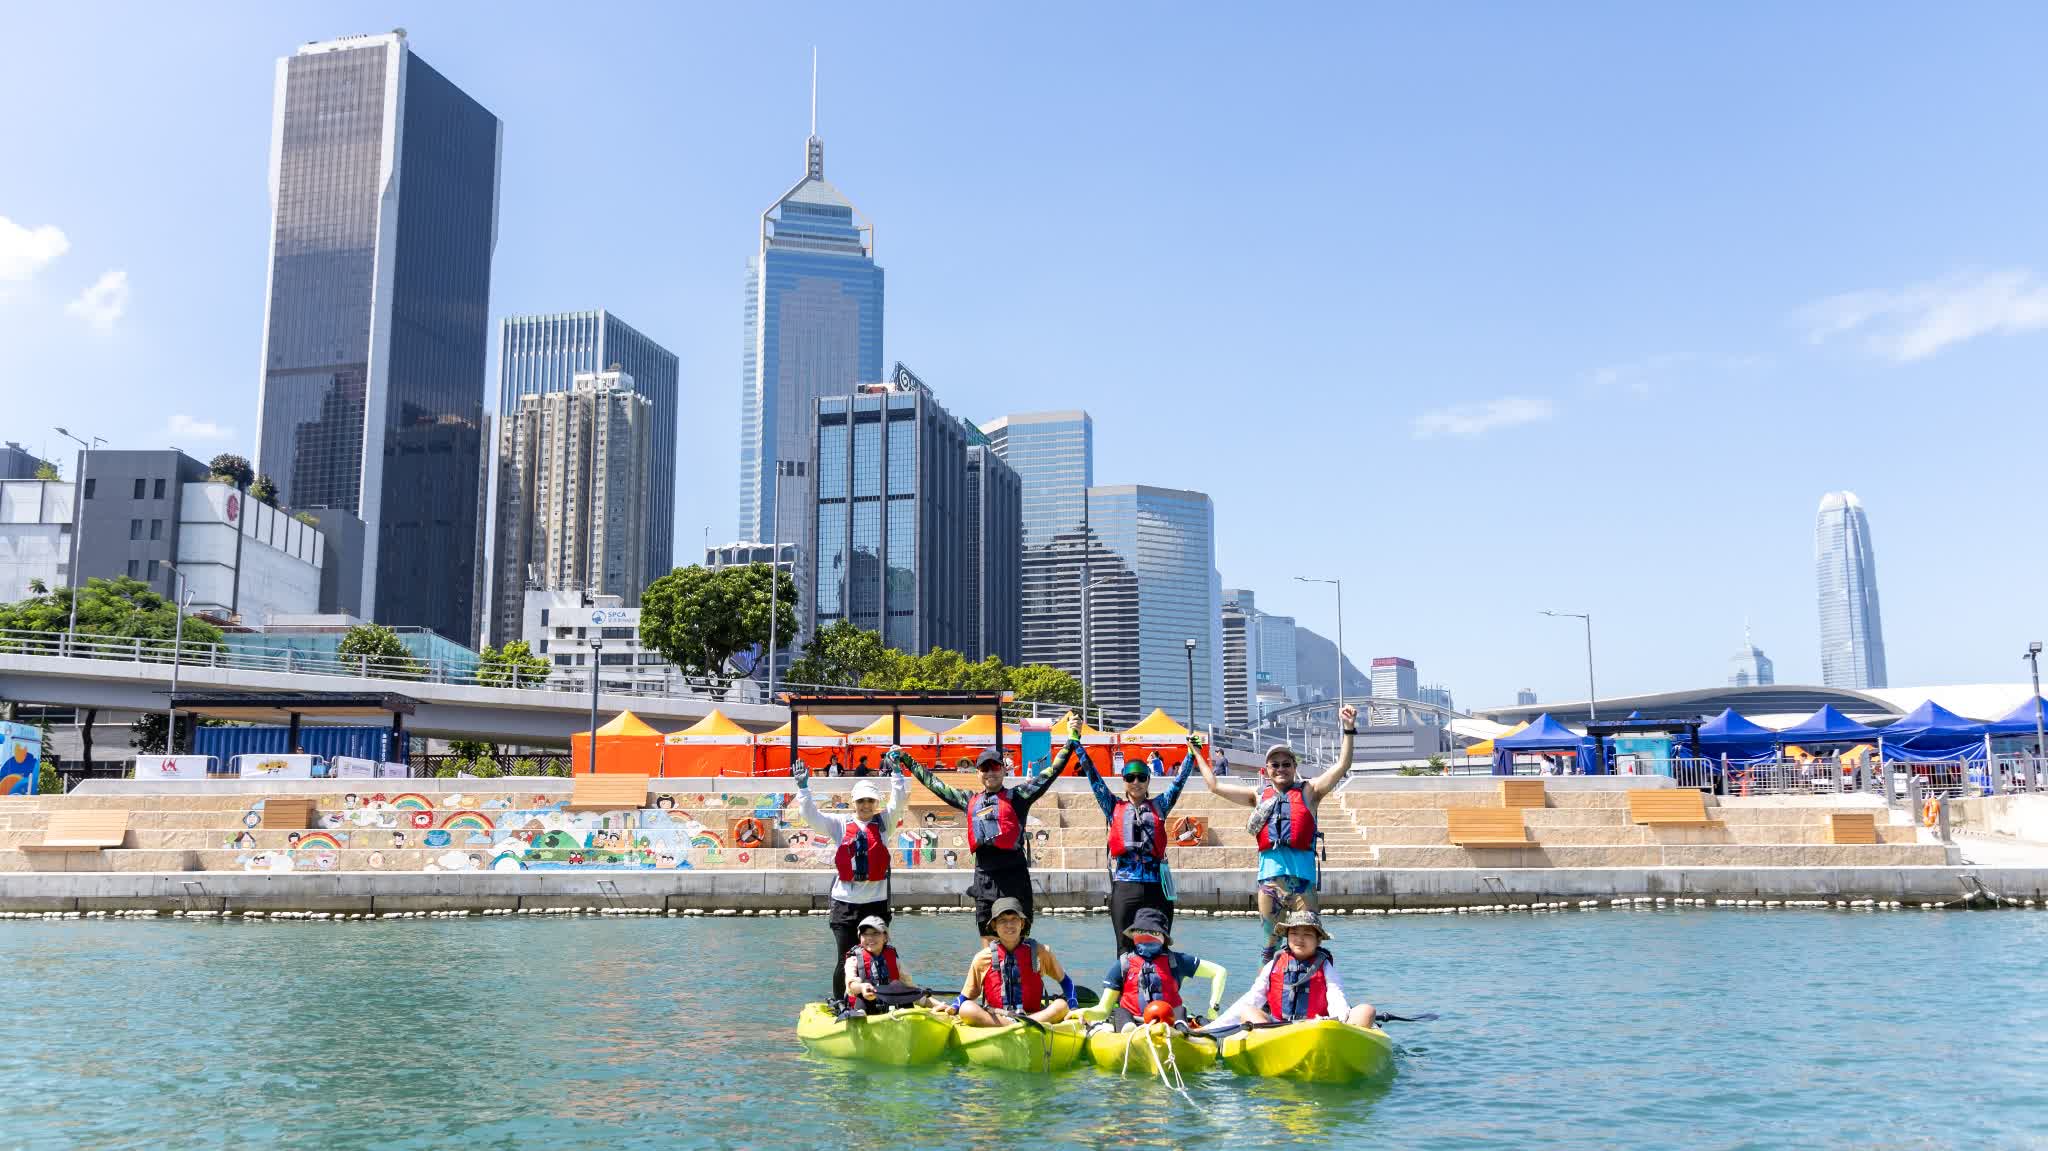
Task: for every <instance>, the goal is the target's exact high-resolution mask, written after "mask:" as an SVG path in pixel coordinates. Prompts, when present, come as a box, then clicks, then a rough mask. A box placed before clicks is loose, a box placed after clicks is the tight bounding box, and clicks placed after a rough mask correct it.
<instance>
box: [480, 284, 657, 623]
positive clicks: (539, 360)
mask: <svg viewBox="0 0 2048 1151" xmlns="http://www.w3.org/2000/svg"><path fill="white" fill-rule="evenodd" d="M614 368H616V369H618V370H619V371H621V372H624V373H625V374H626V376H627V377H630V379H631V381H632V385H633V389H634V390H635V391H637V392H639V393H640V394H641V395H643V396H646V397H647V398H648V400H649V401H650V403H651V405H652V406H651V408H650V414H651V416H652V418H653V422H654V454H653V457H652V458H653V467H652V470H650V471H649V472H648V475H647V506H646V510H645V513H644V514H645V515H646V517H647V520H646V523H645V525H644V526H643V527H642V529H641V530H642V532H643V533H644V538H645V539H646V541H647V544H646V547H647V575H646V578H645V579H644V580H641V581H640V586H642V587H645V586H646V585H647V584H650V583H653V582H654V581H655V580H658V579H660V578H661V577H662V576H665V575H667V574H668V573H669V571H670V569H671V568H673V567H674V566H675V527H676V525H675V518H676V428H677V427H678V423H679V419H680V409H679V408H678V407H677V390H678V386H679V385H678V382H677V381H678V371H677V367H676V355H675V353H674V352H671V351H669V350H668V349H667V348H664V347H662V346H661V345H660V344H657V343H655V342H654V341H653V340H650V339H648V338H647V337H646V336H644V335H641V334H640V333H639V332H638V331H637V330H635V329H634V328H633V326H632V325H631V324H628V323H626V322H625V321H624V320H621V319H620V318H618V317H617V316H615V315H613V314H611V313H610V312H607V311H604V310H603V309H599V310H597V311H594V312H561V313H557V314H555V315H551V316H507V317H506V318H505V323H504V326H503V328H502V329H501V333H500V343H499V347H498V412H499V417H500V419H502V420H510V419H511V418H512V417H513V416H515V415H517V414H518V412H519V401H520V399H521V398H522V397H524V396H538V395H546V394H548V393H549V392H566V391H568V390H569V389H570V387H571V386H572V385H573V384H574V383H575V380H576V376H577V374H578V373H581V372H608V371H611V370H612V369H614Z"/></svg>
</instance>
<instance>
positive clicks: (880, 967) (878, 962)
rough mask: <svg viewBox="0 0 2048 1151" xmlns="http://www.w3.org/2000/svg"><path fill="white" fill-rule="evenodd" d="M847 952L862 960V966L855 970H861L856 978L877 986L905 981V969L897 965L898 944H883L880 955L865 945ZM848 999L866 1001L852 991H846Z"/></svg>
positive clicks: (856, 1001)
mask: <svg viewBox="0 0 2048 1151" xmlns="http://www.w3.org/2000/svg"><path fill="white" fill-rule="evenodd" d="M846 954H847V955H848V956H850V957H851V958H853V959H856V960H859V961H860V966H858V967H856V968H855V969H854V970H855V971H857V972H859V974H858V975H856V976H855V978H857V979H859V980H860V981H861V982H862V983H871V984H873V985H874V986H876V987H882V986H886V985H887V984H891V983H901V982H903V969H902V968H900V967H898V966H896V945H895V944H893V943H891V944H885V945H883V947H882V953H881V954H880V955H876V954H875V953H874V952H872V951H869V950H868V949H867V948H865V947H855V948H854V949H853V950H852V951H849V952H847V953H846ZM846 1001H847V1003H849V1004H857V1003H862V1002H865V1001H864V1000H862V999H861V997H860V996H858V995H855V994H854V993H853V992H851V991H849V992H847V993H846Z"/></svg>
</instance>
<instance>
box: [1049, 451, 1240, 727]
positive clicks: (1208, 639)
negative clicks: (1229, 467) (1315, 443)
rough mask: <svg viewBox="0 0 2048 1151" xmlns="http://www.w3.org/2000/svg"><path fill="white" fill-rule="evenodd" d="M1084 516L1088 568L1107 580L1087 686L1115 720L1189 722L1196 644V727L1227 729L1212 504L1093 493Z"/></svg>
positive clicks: (1188, 495) (1123, 491) (1163, 495)
mask: <svg viewBox="0 0 2048 1151" xmlns="http://www.w3.org/2000/svg"><path fill="white" fill-rule="evenodd" d="M1087 515H1088V524H1089V531H1090V533H1091V535H1092V538H1093V540H1094V545H1095V546H1094V547H1093V548H1092V549H1091V554H1090V556H1089V570H1090V573H1091V575H1092V577H1093V578H1094V579H1097V580H1101V581H1104V582H1103V586H1102V587H1099V588H1097V589H1096V590H1095V592H1094V593H1093V596H1092V597H1091V598H1092V604H1091V612H1090V620H1091V623H1090V634H1089V637H1088V644H1089V647H1090V648H1092V649H1093V652H1092V655H1091V657H1090V660H1089V662H1090V665H1091V666H1090V679H1091V680H1092V681H1093V682H1092V684H1091V686H1092V688H1093V690H1094V693H1095V698H1096V700H1097V701H1099V703H1100V705H1101V707H1102V708H1103V710H1104V712H1105V713H1106V714H1107V716H1108V721H1109V722H1110V723H1112V724H1130V723H1134V722H1136V721H1137V720H1138V719H1140V718H1142V717H1143V716H1144V715H1145V714H1146V713H1148V712H1150V711H1151V710H1152V709H1153V708H1155V707H1157V708H1164V709H1166V711H1167V712H1168V714H1171V715H1173V716H1175V717H1178V718H1181V719H1182V720H1183V721H1185V720H1186V718H1187V715H1186V713H1187V710H1188V654H1187V648H1186V646H1185V644H1186V642H1187V641H1188V640H1194V641H1195V645H1196V647H1195V656H1194V678H1195V691H1194V695H1195V715H1194V717H1193V719H1194V722H1195V723H1197V724H1201V725H1205V726H1206V725H1211V724H1219V723H1221V722H1222V721H1223V715H1222V710H1223V683H1222V675H1221V674H1220V671H1219V665H1220V664H1221V659H1220V656H1221V651H1220V646H1221V631H1222V624H1221V610H1222V596H1221V589H1220V587H1219V586H1218V583H1217V580H1216V513H1215V507H1214V505H1212V504H1211V503H1210V501H1209V497H1208V496H1207V495H1204V494H1203V493H1201V492H1191V491H1181V490H1178V489H1174V488H1155V487H1150V486H1148V485H1144V484H1117V485H1109V486H1101V487H1091V488H1089V489H1088V511H1087ZM1027 618H1028V617H1027ZM1027 658H1028V656H1027Z"/></svg>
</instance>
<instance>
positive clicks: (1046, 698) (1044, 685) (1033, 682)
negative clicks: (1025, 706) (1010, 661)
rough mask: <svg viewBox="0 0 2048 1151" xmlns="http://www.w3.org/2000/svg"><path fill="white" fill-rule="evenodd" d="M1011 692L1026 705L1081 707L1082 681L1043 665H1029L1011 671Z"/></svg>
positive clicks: (1057, 669)
mask: <svg viewBox="0 0 2048 1151" xmlns="http://www.w3.org/2000/svg"><path fill="white" fill-rule="evenodd" d="M1010 690H1011V691H1014V692H1016V693H1017V699H1018V700H1019V701H1020V702H1025V703H1050V704H1059V705H1062V706H1065V707H1079V706H1081V681H1080V680H1078V679H1075V678H1074V677H1073V676H1071V675H1068V674H1067V673H1066V672H1064V671H1061V670H1060V669H1059V668H1056V667H1053V666H1051V665H1049V664H1043V663H1027V664H1025V665H1023V666H1022V667H1013V668H1011V669H1010Z"/></svg>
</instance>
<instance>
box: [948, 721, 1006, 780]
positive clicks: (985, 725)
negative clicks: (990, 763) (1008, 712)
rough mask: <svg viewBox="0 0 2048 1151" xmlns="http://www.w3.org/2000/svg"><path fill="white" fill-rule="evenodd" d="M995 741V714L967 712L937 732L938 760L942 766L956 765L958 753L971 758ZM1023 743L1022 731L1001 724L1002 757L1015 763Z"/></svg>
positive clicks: (960, 755) (958, 757)
mask: <svg viewBox="0 0 2048 1151" xmlns="http://www.w3.org/2000/svg"><path fill="white" fill-rule="evenodd" d="M995 742H996V717H995V716H993V715H987V714H984V715H971V716H968V717H967V718H966V719H964V720H961V721H960V723H959V725H958V726H956V727H949V728H947V729H946V730H945V731H942V732H940V733H939V763H940V766H942V767H952V766H956V762H955V761H957V760H959V759H960V758H961V757H962V756H965V757H967V758H970V759H971V758H973V757H974V755H975V754H976V753H977V752H979V751H980V750H981V749H982V748H984V747H993V746H994V745H995ZM1023 742H1024V733H1023V732H1021V731H1019V730H1018V729H1017V728H1016V727H1015V726H1013V725H1011V724H1007V723H1006V724H1004V725H1003V756H1004V758H1006V759H1008V760H1010V761H1011V763H1013V764H1014V763H1015V762H1016V760H1017V751H1018V748H1019V747H1020V746H1021V745H1022V744H1023Z"/></svg>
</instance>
